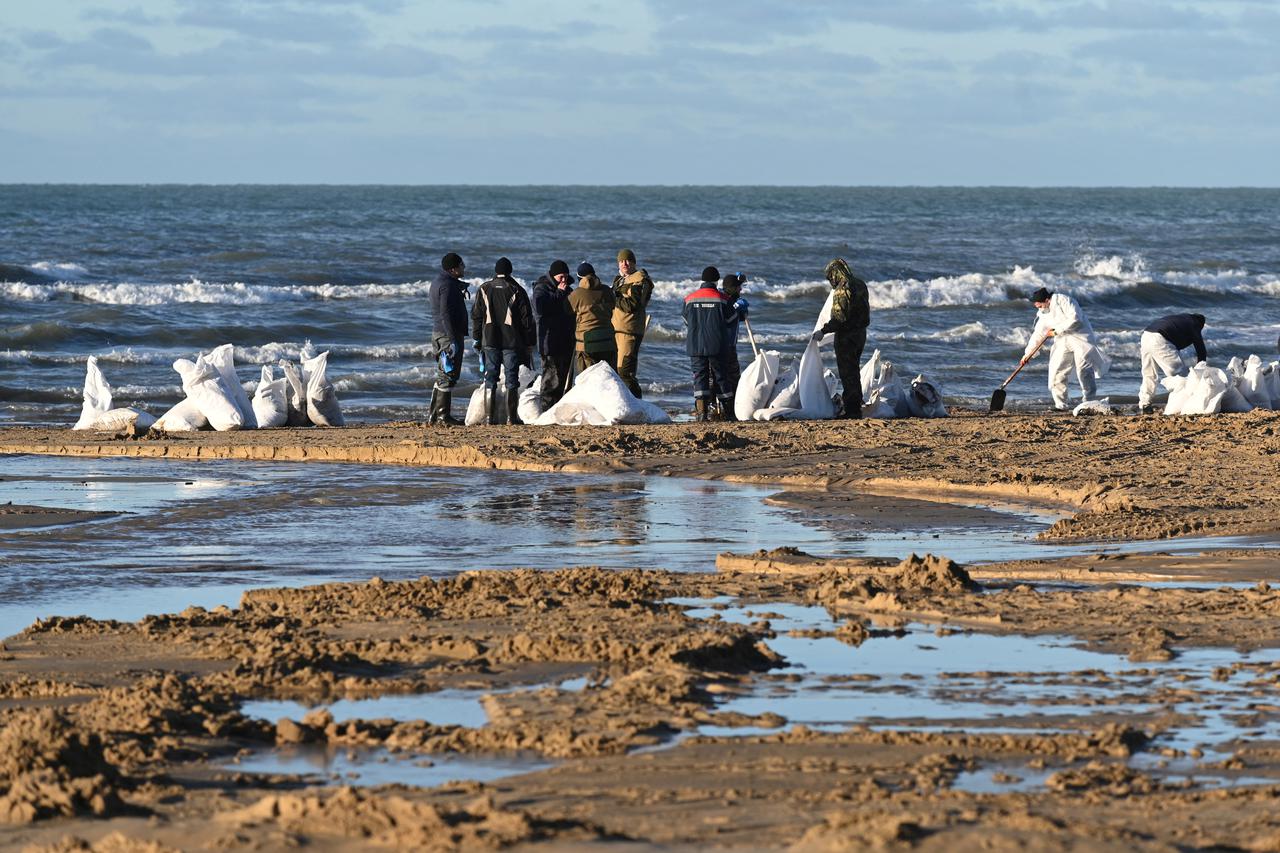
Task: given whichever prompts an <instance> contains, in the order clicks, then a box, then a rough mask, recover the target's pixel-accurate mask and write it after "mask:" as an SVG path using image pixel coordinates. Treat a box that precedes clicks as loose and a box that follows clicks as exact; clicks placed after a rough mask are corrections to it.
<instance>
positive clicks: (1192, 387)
mask: <svg viewBox="0 0 1280 853" xmlns="http://www.w3.org/2000/svg"><path fill="white" fill-rule="evenodd" d="M1230 384H1231V383H1230V380H1229V379H1228V378H1227V374H1226V372H1225V371H1222V370H1219V369H1218V368H1216V367H1209V366H1208V365H1207V364H1205V363H1204V362H1203V361H1202V362H1200V363H1199V364H1197V365H1196V366H1195V367H1193V368H1191V372H1190V373H1189V374H1188V376H1187V386H1186V387H1185V389H1184V390H1185V397H1184V398H1183V400H1182V406H1181V412H1180V414H1183V415H1212V414H1216V413H1217V412H1219V411H1221V410H1222V398H1223V396H1225V395H1226V393H1227V388H1228V387H1230Z"/></svg>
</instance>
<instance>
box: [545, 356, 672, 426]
mask: <svg viewBox="0 0 1280 853" xmlns="http://www.w3.org/2000/svg"><path fill="white" fill-rule="evenodd" d="M534 423H536V424H538V425H539V426H552V425H555V424H563V425H566V426H568V425H576V424H581V423H590V424H597V425H601V426H604V425H613V424H668V423H671V416H670V415H668V414H667V413H666V412H664V411H663V410H662V409H660V408H658V407H657V406H655V405H654V404H653V403H650V402H648V401H646V400H638V399H636V397H635V396H634V395H633V394H632V393H631V391H630V390H628V388H627V386H626V385H625V384H623V382H622V380H621V379H619V378H618V374H617V373H615V372H614V370H613V367H612V365H610V364H608V363H607V362H603V361H601V362H597V363H596V364H593V365H591V366H590V367H588V368H587V369H586V370H584V371H582V372H581V373H579V374H578V377H577V379H576V380H575V382H574V386H573V387H572V388H570V389H569V391H568V393H566V394H565V395H564V396H563V397H562V398H560V402H558V403H556V404H555V405H554V406H552V407H551V408H550V409H548V410H547V411H545V412H543V413H542V414H541V415H540V416H539V417H538V419H537V420H536V421H534Z"/></svg>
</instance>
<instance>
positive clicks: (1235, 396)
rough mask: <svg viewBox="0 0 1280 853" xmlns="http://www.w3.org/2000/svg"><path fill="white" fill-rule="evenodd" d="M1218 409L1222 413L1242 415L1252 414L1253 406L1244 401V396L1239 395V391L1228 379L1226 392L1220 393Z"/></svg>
mask: <svg viewBox="0 0 1280 853" xmlns="http://www.w3.org/2000/svg"><path fill="white" fill-rule="evenodd" d="M1218 408H1219V411H1222V412H1229V413H1232V414H1243V413H1244V412H1252V411H1253V404H1252V403H1250V402H1249V401H1248V400H1247V399H1245V396H1244V394H1242V393H1240V389H1239V388H1237V387H1236V386H1235V383H1234V382H1232V381H1231V379H1230V378H1228V379H1227V390H1226V391H1224V392H1223V393H1222V403H1221V404H1220V405H1219V407H1218Z"/></svg>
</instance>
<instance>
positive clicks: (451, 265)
mask: <svg viewBox="0 0 1280 853" xmlns="http://www.w3.org/2000/svg"><path fill="white" fill-rule="evenodd" d="M460 266H465V265H464V264H463V263H462V256H461V255H459V254H458V253H457V252H450V253H449V254H447V255H445V256H444V257H443V258H441V259H440V269H442V270H444V271H445V272H448V271H449V270H453V269H457V268H458V267H460Z"/></svg>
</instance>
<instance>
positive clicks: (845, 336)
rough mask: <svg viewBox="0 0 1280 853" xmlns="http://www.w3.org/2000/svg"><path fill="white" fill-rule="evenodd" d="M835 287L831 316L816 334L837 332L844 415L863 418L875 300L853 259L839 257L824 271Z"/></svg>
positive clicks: (842, 414) (833, 287) (821, 336)
mask: <svg viewBox="0 0 1280 853" xmlns="http://www.w3.org/2000/svg"><path fill="white" fill-rule="evenodd" d="M823 274H824V275H825V276H826V278H827V281H828V282H829V283H830V284H831V287H832V289H833V291H832V296H831V319H829V320H828V321H827V322H826V323H825V324H824V325H823V326H822V328H820V329H818V330H817V331H815V332H814V333H813V336H814V338H815V339H817V340H821V339H822V338H823V337H825V336H826V335H828V334H830V333H832V332H834V333H835V336H836V371H837V372H838V373H839V374H840V386H841V399H842V400H843V401H844V411H842V412H841V413H840V417H844V418H861V417H862V376H861V364H862V350H863V348H864V347H866V345H867V326H869V325H871V302H870V300H869V298H868V296H867V283H866V282H865V281H863V280H862V279H860V278H858V277H857V276H856V275H854V274H853V270H851V269H850V268H849V262H848V261H846V260H845V259H844V258H836V259H835V260H834V261H832V262H831V263H829V264H827V266H826V269H824V270H823Z"/></svg>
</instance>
